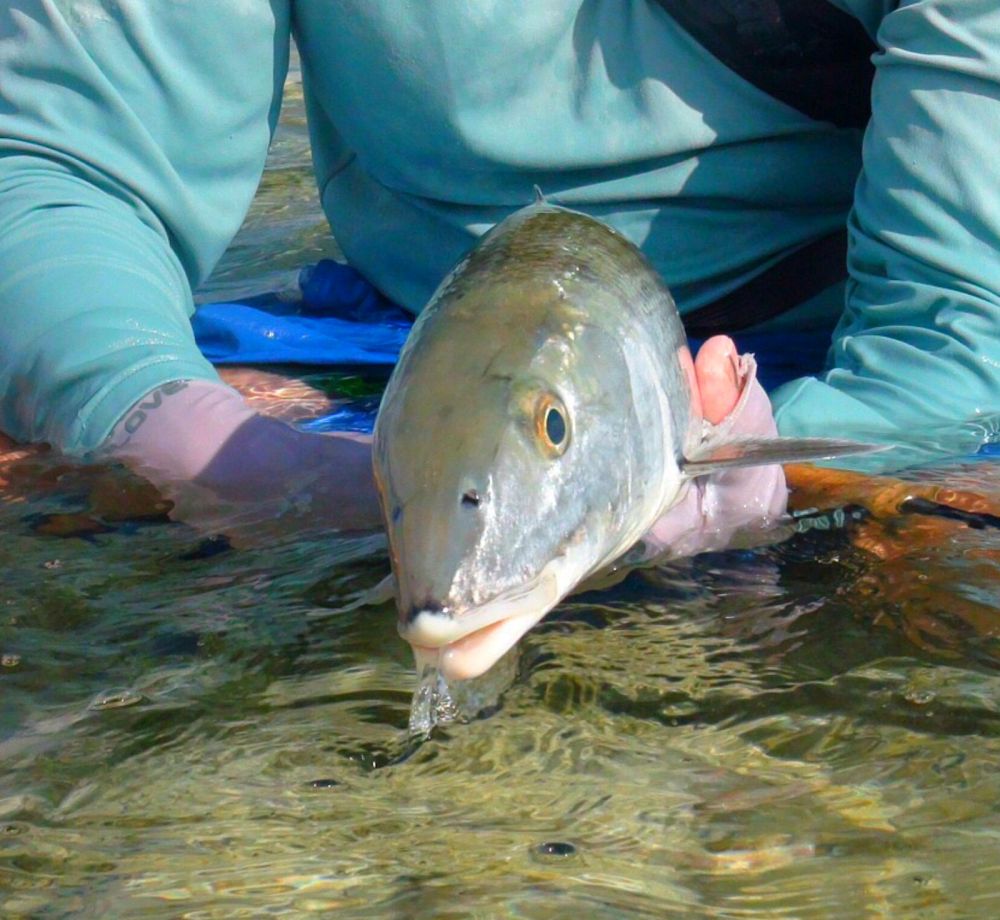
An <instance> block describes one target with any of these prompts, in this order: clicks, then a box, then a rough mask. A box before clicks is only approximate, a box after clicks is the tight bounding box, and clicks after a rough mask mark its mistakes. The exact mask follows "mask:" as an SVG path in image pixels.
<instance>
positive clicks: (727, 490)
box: [644, 336, 788, 556]
mask: <svg viewBox="0 0 1000 920" xmlns="http://www.w3.org/2000/svg"><path fill="white" fill-rule="evenodd" d="M692 390H693V392H692V408H693V410H694V411H695V412H697V411H699V409H700V412H701V414H702V416H703V417H704V419H705V421H707V422H709V423H710V424H712V425H716V426H719V427H723V426H724V427H725V428H726V429H727V431H728V433H729V434H731V435H735V436H742V437H774V436H776V435H777V428H776V426H775V423H774V416H773V414H772V411H771V403H770V400H769V399H768V398H767V394H766V393H765V392H764V389H763V387H761V385H760V383H758V382H757V379H756V366H755V364H754V362H753V359H752V358H751V357H750V356H743V357H740V356H739V354H738V353H737V351H736V346H735V345H734V344H733V340H732V339H730V338H728V337H727V336H715V337H714V338H711V339H709V340H708V341H707V342H705V343H704V345H702V347H701V349H700V350H699V352H698V356H697V358H696V359H695V361H694V373H693V380H692ZM787 494H788V493H787V489H786V487H785V477H784V473H783V471H782V468H781V467H780V466H778V465H772V466H761V467H750V468H743V469H733V470H729V471H726V472H723V473H715V474H713V475H711V476H706V477H704V478H701V479H698V480H695V481H694V482H693V483H692V484H691V486H690V488H689V489H688V490H687V492H686V494H685V496H684V497H683V498H682V499H681V501H679V502H678V503H677V504H676V505H674V507H672V508H671V509H670V510H669V511H668V512H667V513H666V514H665V515H663V517H661V518H660V520H659V521H657V522H656V524H655V525H654V526H653V528H652V530H651V531H650V533H649V534H647V535H646V537H645V538H644V542H645V543H646V545H647V546H648V547H649V549H650V550H651V551H652V552H653V553H659V552H669V553H670V554H671V555H675V556H690V555H694V554H696V553H700V552H705V551H706V550H711V549H721V548H724V547H725V546H727V545H729V544H730V542H731V541H732V539H733V537H734V536H735V535H736V534H737V533H738V532H741V531H746V530H748V529H757V530H765V529H766V528H767V527H768V526H769V525H770V524H771V523H773V522H774V521H776V520H777V519H778V518H780V517H781V515H782V514H784V512H785V506H786V502H787Z"/></svg>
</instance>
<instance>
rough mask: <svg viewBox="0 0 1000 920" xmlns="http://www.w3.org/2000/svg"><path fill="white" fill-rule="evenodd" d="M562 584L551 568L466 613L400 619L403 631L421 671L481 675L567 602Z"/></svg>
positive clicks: (465, 677)
mask: <svg viewBox="0 0 1000 920" xmlns="http://www.w3.org/2000/svg"><path fill="white" fill-rule="evenodd" d="M563 582H564V579H562V578H560V577H559V573H558V571H556V570H555V569H554V567H553V566H551V565H550V566H547V567H546V568H545V569H543V570H542V572H541V573H540V574H539V576H538V577H537V578H536V579H534V581H533V582H532V583H531V584H530V585H529V586H527V587H519V588H518V589H517V590H516V591H511V592H507V593H505V594H501V595H499V596H497V597H496V598H494V599H492V600H490V601H488V602H487V603H485V604H482V605H480V606H479V607H476V608H472V609H469V610H465V611H463V612H461V613H454V612H450V611H447V610H444V611H442V610H441V609H440V608H431V609H427V610H421V611H420V612H419V613H417V614H416V616H413V617H411V618H410V620H409V622H407V623H403V622H402V621H401V622H400V624H399V632H400V635H401V636H402V637H403V638H404V639H405V640H406V641H407V642H409V643H410V645H411V646H412V647H413V653H414V656H415V658H416V662H417V667H418V669H422V668H423V667H424V666H425V665H428V664H433V665H434V666H436V667H437V668H438V670H440V671H441V673H442V674H443V675H444V676H445V678H447V679H448V680H469V679H471V678H474V677H479V676H480V675H481V674H485V673H486V672H487V671H488V670H489V669H490V668H491V667H493V665H494V664H496V662H497V661H499V660H500V658H502V657H503V655H504V654H505V653H506V652H507V651H508V650H509V649H510V648H511V647H512V646H513V645H515V644H516V643H517V641H518V640H519V639H520V638H521V637H522V636H523V635H524V634H525V633H526V632H527V631H528V630H529V629H531V627H532V626H534V625H535V624H536V623H537V622H538V621H539V620H541V619H542V617H544V616H545V614H547V613H548V612H549V611H550V610H551V609H552V608H553V607H555V606H556V604H558V603H559V601H560V600H562V598H563V597H564V596H565V594H566V591H565V590H563V584H562V583H563Z"/></svg>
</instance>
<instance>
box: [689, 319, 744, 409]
mask: <svg viewBox="0 0 1000 920" xmlns="http://www.w3.org/2000/svg"><path fill="white" fill-rule="evenodd" d="M694 369H695V376H696V378H697V380H698V390H699V392H700V393H701V406H702V411H703V412H704V414H705V418H706V419H707V420H708V421H710V422H711V423H712V424H713V425H717V424H719V422H721V421H722V420H723V419H724V418H725V417H726V416H727V415H729V413H730V412H732V411H733V409H734V408H735V407H736V403H737V402H738V401H739V398H740V371H739V355H738V354H737V352H736V346H735V345H734V344H733V340H732V339H731V338H729V337H728V336H725V335H716V336H713V337H712V338H710V339H709V340H708V341H707V342H705V344H704V345H702V346H701V348H700V349H699V350H698V357H697V358H695V362H694Z"/></svg>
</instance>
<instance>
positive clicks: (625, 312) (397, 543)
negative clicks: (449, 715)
mask: <svg viewBox="0 0 1000 920" xmlns="http://www.w3.org/2000/svg"><path fill="white" fill-rule="evenodd" d="M692 375H693V363H692V360H691V354H690V351H689V349H688V343H687V337H686V335H685V332H684V327H683V325H682V322H681V319H680V315H679V313H678V311H677V307H676V305H675V303H674V300H673V298H672V296H671V294H670V291H669V290H668V288H667V285H666V283H665V282H664V281H663V279H662V278H661V277H660V275H659V274H658V273H657V272H656V271H655V269H654V268H653V267H652V265H651V264H650V263H649V262H648V261H647V259H646V257H645V256H644V255H643V254H642V252H641V251H640V250H639V249H638V248H637V247H636V246H635V245H634V244H633V243H632V242H631V241H630V240H628V239H627V238H626V237H625V236H624V235H622V234H621V233H619V232H617V231H616V230H614V229H613V228H611V227H610V226H608V225H607V224H606V223H604V222H602V221H600V220H598V219H597V218H594V217H591V216H588V215H586V214H583V213H580V212H578V211H574V210H571V209H569V208H565V207H562V206H560V205H556V204H553V203H551V202H548V201H546V200H545V199H544V198H542V197H541V196H539V199H538V200H537V201H536V202H535V203H533V204H531V205H528V206H527V207H524V208H521V209H519V210H517V211H515V212H513V213H512V214H511V215H510V216H508V217H507V218H506V219H504V220H503V221H501V222H500V223H498V224H497V225H496V226H494V227H493V228H492V229H491V230H490V231H488V232H487V233H486V234H484V235H483V236H482V237H481V239H480V241H479V242H478V244H477V245H476V246H475V247H474V248H473V249H472V250H471V251H470V252H469V253H468V254H467V255H466V256H465V257H464V258H463V259H462V260H461V261H460V262H459V263H458V264H457V265H456V266H455V268H454V269H453V270H452V271H451V272H450V273H449V275H448V276H447V277H446V278H445V279H444V280H443V281H442V282H441V284H440V286H439V287H438V288H437V290H436V292H435V293H434V294H433V296H432V297H431V299H430V301H429V302H428V304H427V306H426V307H425V308H424V310H423V311H422V312H421V313H420V314H419V316H418V317H417V320H416V322H415V323H414V326H413V328H412V330H411V332H410V334H409V336H408V338H407V341H406V343H405V345H404V347H403V349H402V352H401V354H400V357H399V361H398V362H397V365H396V367H395V368H394V370H393V372H392V375H391V377H390V379H389V381H388V383H387V385H386V389H385V392H384V395H383V398H382V401H381V404H380V407H379V411H378V415H377V418H376V422H375V428H374V434H373V461H374V468H375V480H376V486H377V489H378V493H379V500H380V503H381V508H382V515H383V518H384V523H385V529H386V533H387V536H388V545H389V556H390V563H391V568H392V579H393V581H394V584H395V593H396V599H397V607H398V612H399V620H398V628H399V632H400V634H401V635H402V637H403V638H404V639H405V640H406V641H407V642H409V643H410V645H411V646H412V648H413V651H414V653H415V656H416V660H417V666H418V670H426V668H428V667H431V668H436V669H438V671H439V672H440V673H441V674H442V675H444V677H445V678H447V679H449V680H462V679H468V678H473V677H477V676H479V675H481V674H483V673H485V672H486V671H487V670H488V669H489V668H490V667H491V666H492V665H493V664H494V663H495V662H496V661H497V660H498V659H499V658H500V657H501V656H503V655H504V654H505V652H507V651H508V650H509V649H510V648H511V647H512V646H513V645H515V644H516V643H517V642H518V641H519V640H520V638H521V637H522V636H523V635H524V634H525V633H526V632H527V631H528V630H529V629H530V628H531V627H532V626H534V625H535V624H536V623H537V622H538V621H539V620H541V619H542V617H544V616H545V614H546V613H548V612H549V611H550V610H551V609H552V608H553V607H555V606H556V604H558V603H559V602H560V600H562V599H563V598H564V597H565V596H566V595H567V594H569V593H570V592H571V591H573V589H574V588H575V587H576V586H578V585H579V584H580V583H581V582H584V581H585V580H586V579H588V578H590V577H592V576H594V575H595V574H597V573H600V572H602V571H604V570H606V569H607V568H608V567H609V566H611V565H612V564H613V563H615V561H616V560H619V559H620V558H621V557H622V556H623V555H624V554H625V553H626V552H627V551H628V550H630V548H632V547H634V546H635V545H636V544H637V543H638V542H639V541H640V540H641V539H642V537H643V535H644V534H646V533H647V532H649V530H650V528H651V527H652V526H653V525H654V524H655V523H656V522H657V520H659V519H660V518H661V517H662V515H664V513H666V512H667V511H668V510H669V509H670V508H671V507H672V506H673V505H675V504H676V503H677V502H678V501H680V500H681V499H682V498H683V496H684V495H685V494H686V491H687V489H689V488H690V487H691V483H692V482H693V481H694V480H695V479H696V478H697V477H700V476H710V475H712V474H714V473H717V472H720V471H725V470H728V469H732V468H734V467H740V466H752V465H766V464H772V463H786V462H795V461H798V462H801V461H805V460H814V459H829V458H832V457H835V456H840V455H843V454H848V453H858V452H863V451H865V450H868V449H871V448H870V447H869V445H863V444H859V443H856V442H853V441H838V440H832V439H823V438H812V439H783V438H768V439H759V440H750V439H744V440H728V441H726V440H723V441H721V442H720V441H718V440H713V439H712V438H707V439H706V437H705V430H706V425H705V424H704V422H703V420H702V418H701V417H700V415H699V413H698V412H697V410H696V407H695V405H694V404H693V401H692Z"/></svg>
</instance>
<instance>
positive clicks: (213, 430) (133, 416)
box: [104, 381, 380, 530]
mask: <svg viewBox="0 0 1000 920" xmlns="http://www.w3.org/2000/svg"><path fill="white" fill-rule="evenodd" d="M104 454H105V455H106V456H108V457H110V458H114V459H119V460H122V461H124V462H125V463H126V464H128V465H129V466H130V467H132V468H133V469H134V470H136V471H137V472H139V473H141V474H142V475H143V476H145V477H146V478H147V479H148V480H149V481H150V482H152V483H153V484H154V485H156V486H157V487H158V489H159V490H160V491H161V492H162V493H163V494H164V495H165V496H166V497H167V498H169V500H170V501H171V502H172V503H173V510H172V511H171V516H172V517H175V518H177V519H180V520H184V521H186V522H188V523H191V524H195V525H199V524H200V525H202V526H204V527H212V528H218V527H220V526H224V525H225V524H226V523H227V522H228V523H233V522H235V521H237V520H244V519H245V516H246V513H247V512H248V510H250V509H256V510H258V511H260V510H261V509H266V513H267V515H271V516H273V515H275V514H282V513H289V512H291V513H293V514H294V515H295V517H296V518H297V519H301V518H303V517H305V518H306V520H307V522H308V523H310V524H316V525H320V526H328V527H331V528H338V529H351V530H354V529H368V528H374V527H377V526H378V525H379V523H380V516H379V509H378V499H377V496H376V493H375V486H374V480H373V476H372V467H371V447H370V439H369V438H368V437H367V436H363V435H353V434H344V435H321V434H311V433H308V432H303V431H300V430H298V429H296V428H293V427H291V426H290V425H288V424H286V423H285V422H283V421H279V420H278V419H275V418H269V417H267V416H264V415H261V414H259V413H257V412H255V411H253V409H251V408H250V406H248V405H247V403H246V402H245V401H244V399H243V397H242V396H241V395H240V394H239V393H237V392H236V391H235V390H232V389H230V388H229V387H227V386H225V385H224V384H221V383H216V382H212V381H177V382H174V383H170V384H167V385H165V386H163V387H159V388H158V389H157V390H154V391H153V392H152V393H150V394H149V395H147V396H146V397H145V398H144V399H142V400H140V401H139V402H138V403H137V404H136V405H135V406H134V407H133V408H132V410H130V412H128V413H127V414H126V415H125V417H124V418H123V419H122V421H121V422H120V423H119V424H118V426H117V427H116V428H115V431H114V432H113V433H112V435H111V437H110V438H109V440H108V443H107V447H106V449H105V451H104ZM265 516H266V515H265ZM251 517H254V518H255V519H256V518H259V517H260V515H259V514H258V515H256V516H255V515H251Z"/></svg>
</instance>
